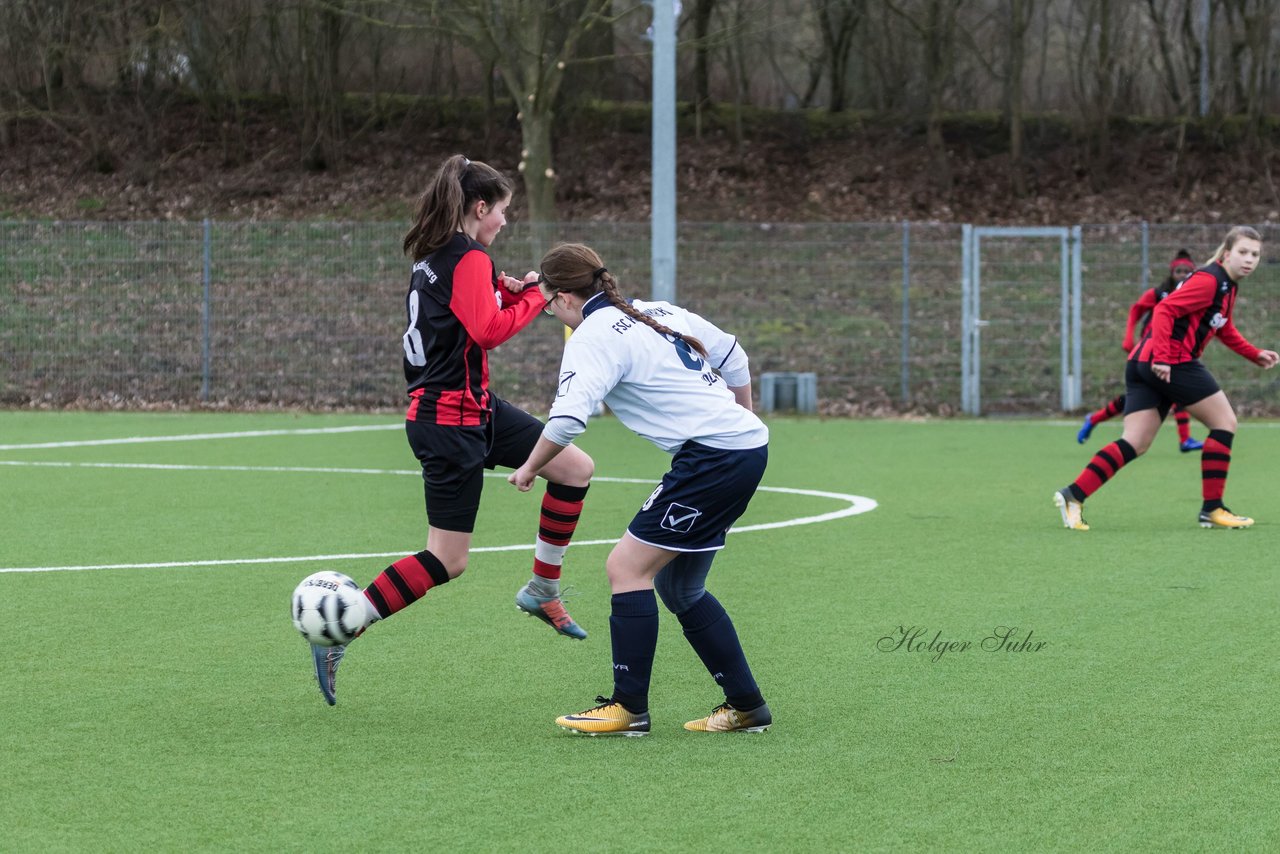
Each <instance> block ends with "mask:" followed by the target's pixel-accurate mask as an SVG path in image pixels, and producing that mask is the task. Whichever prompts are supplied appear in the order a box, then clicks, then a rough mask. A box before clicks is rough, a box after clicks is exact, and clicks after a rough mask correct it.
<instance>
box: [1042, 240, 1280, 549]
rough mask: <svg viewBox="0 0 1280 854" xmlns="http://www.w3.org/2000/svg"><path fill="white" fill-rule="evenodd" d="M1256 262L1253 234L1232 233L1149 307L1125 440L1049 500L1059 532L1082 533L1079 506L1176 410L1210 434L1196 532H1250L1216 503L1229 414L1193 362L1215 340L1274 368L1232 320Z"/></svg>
mask: <svg viewBox="0 0 1280 854" xmlns="http://www.w3.org/2000/svg"><path fill="white" fill-rule="evenodd" d="M1261 258H1262V238H1261V236H1260V235H1259V234H1258V232H1257V231H1255V230H1254V229H1252V228H1249V227H1247V226H1236V227H1235V228H1233V229H1231V230H1230V231H1228V232H1227V236H1226V238H1224V239H1223V241H1222V245H1221V246H1219V247H1218V249H1217V251H1216V252H1214V254H1213V259H1212V260H1211V261H1210V262H1209V263H1208V264H1206V265H1205V266H1203V267H1201V268H1200V269H1199V270H1196V271H1195V272H1194V273H1193V274H1191V276H1190V277H1189V278H1188V279H1187V280H1186V281H1184V282H1183V283H1182V286H1181V287H1179V288H1178V289H1177V290H1176V291H1174V292H1173V293H1172V294H1170V295H1169V296H1167V297H1165V298H1164V299H1163V300H1162V301H1161V302H1160V303H1159V304H1158V305H1157V306H1156V307H1155V310H1154V311H1153V312H1152V315H1151V325H1150V327H1149V328H1148V329H1147V332H1146V335H1144V336H1143V338H1142V341H1140V342H1139V343H1138V346H1137V347H1135V348H1134V350H1133V352H1132V353H1131V354H1130V355H1129V361H1128V362H1127V363H1126V364H1125V372H1124V378H1125V413H1124V434H1123V435H1122V436H1121V438H1120V439H1118V440H1116V441H1115V442H1112V443H1111V444H1109V445H1107V446H1106V447H1104V448H1102V449H1101V450H1100V451H1098V452H1097V453H1096V454H1094V455H1093V459H1092V460H1090V461H1089V464H1088V465H1087V466H1085V468H1084V470H1083V471H1082V472H1080V476H1079V477H1077V478H1076V479H1075V481H1074V482H1072V483H1070V484H1068V485H1067V486H1065V487H1063V488H1062V489H1060V490H1058V491H1057V492H1055V493H1054V494H1053V500H1054V503H1055V504H1057V506H1058V510H1059V512H1060V513H1061V514H1062V523H1063V525H1065V526H1066V527H1068V528H1071V529H1074V530H1077V531H1087V530H1089V526H1088V525H1087V524H1085V521H1084V518H1083V512H1082V508H1083V504H1084V500H1085V499H1086V498H1088V497H1089V496H1090V495H1092V494H1093V493H1095V492H1097V491H1098V490H1099V489H1100V488H1101V487H1102V485H1103V484H1104V483H1106V482H1107V481H1108V480H1110V479H1111V478H1112V477H1114V476H1115V474H1116V472H1118V471H1119V470H1120V469H1121V468H1122V467H1123V466H1125V465H1126V464H1128V463H1130V462H1132V461H1133V460H1134V459H1135V458H1136V457H1138V456H1139V455H1141V454H1143V453H1145V452H1146V450H1147V448H1149V447H1150V446H1151V440H1152V439H1153V438H1155V435H1156V431H1158V430H1159V429H1160V423H1161V422H1162V421H1163V420H1164V417H1165V415H1167V414H1168V412H1169V407H1171V406H1172V405H1173V404H1175V403H1176V404H1178V405H1179V406H1182V407H1185V408H1186V410H1187V411H1188V412H1190V413H1191V414H1192V415H1193V416H1195V417H1196V419H1197V420H1199V421H1200V422H1202V423H1203V424H1204V425H1205V426H1206V427H1208V428H1209V436H1208V438H1206V439H1205V442H1204V449H1203V450H1202V451H1201V453H1200V483H1201V493H1202V497H1203V503H1202V504H1201V507H1200V525H1201V527H1205V528H1247V527H1249V526H1250V525H1252V524H1253V520H1252V519H1250V518H1249V517H1247V516H1238V515H1236V514H1235V513H1232V512H1231V511H1230V510H1228V509H1227V508H1226V506H1225V505H1223V503H1222V496H1223V492H1224V491H1225V488H1226V485H1227V471H1228V469H1229V468H1230V466H1231V444H1232V440H1233V439H1234V438H1235V433H1236V414H1235V410H1233V409H1232V408H1231V403H1230V402H1229V401H1228V400H1227V396H1226V395H1225V394H1224V393H1223V392H1222V389H1221V388H1220V387H1219V386H1218V383H1217V381H1216V380H1215V379H1214V378H1213V375H1212V374H1210V373H1209V369H1208V368H1206V367H1205V366H1204V365H1203V364H1202V363H1201V362H1200V354H1201V353H1203V352H1204V348H1205V345H1206V344H1208V343H1209V340H1210V339H1211V338H1213V337H1214V336H1215V335H1216V336H1217V337H1218V338H1219V339H1220V340H1221V341H1222V343H1224V344H1226V345H1227V346H1228V347H1230V348H1231V349H1232V350H1235V351H1236V352H1237V353H1239V354H1240V355H1241V356H1244V357H1245V358H1246V359H1248V360H1249V361H1251V362H1253V363H1254V364H1256V365H1260V366H1261V367H1263V368H1273V367H1275V365H1276V362H1277V361H1280V355H1277V354H1276V352H1275V351H1274V350H1259V349H1258V348H1257V347H1255V346H1253V345H1252V344H1250V343H1249V342H1248V341H1247V340H1246V339H1245V337H1244V336H1243V335H1241V334H1240V332H1239V331H1238V330H1237V329H1236V327H1235V324H1234V323H1233V322H1232V320H1231V313H1232V309H1233V308H1234V307H1235V302H1236V290H1237V288H1238V283H1239V281H1240V280H1241V279H1243V278H1244V277H1245V276H1248V275H1249V274H1250V273H1252V272H1253V271H1254V270H1255V269H1257V267H1258V263H1259V262H1260V260H1261Z"/></svg>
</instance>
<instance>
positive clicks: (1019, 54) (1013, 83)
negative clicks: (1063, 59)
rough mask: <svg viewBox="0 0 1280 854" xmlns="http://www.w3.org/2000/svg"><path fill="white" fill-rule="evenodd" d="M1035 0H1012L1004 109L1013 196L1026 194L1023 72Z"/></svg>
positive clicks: (1018, 196) (1010, 4) (1019, 196)
mask: <svg viewBox="0 0 1280 854" xmlns="http://www.w3.org/2000/svg"><path fill="white" fill-rule="evenodd" d="M1033 5H1034V0H1009V22H1008V27H1009V56H1008V64H1007V66H1006V73H1005V111H1006V117H1007V121H1008V123H1009V177H1010V184H1011V187H1010V188H1011V189H1012V191H1013V194H1014V196H1016V197H1017V198H1023V197H1024V196H1026V195H1027V174H1026V169H1027V166H1026V163H1024V162H1023V159H1024V156H1025V155H1024V153H1023V138H1024V128H1023V103H1024V99H1023V92H1022V88H1023V82H1022V81H1023V75H1024V73H1025V71H1026V64H1027V39H1026V34H1027V25H1028V23H1029V22H1030V20H1031V11H1032V6H1033Z"/></svg>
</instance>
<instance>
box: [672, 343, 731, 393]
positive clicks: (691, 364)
mask: <svg viewBox="0 0 1280 854" xmlns="http://www.w3.org/2000/svg"><path fill="white" fill-rule="evenodd" d="M671 343H672V344H675V345H676V353H678V354H679V355H680V361H682V362H684V366H685V367H686V368H688V369H689V370H691V371H698V372H699V373H700V374H702V381H703V382H705V383H706V384H707V385H715V384H716V383H717V382H719V381H720V377H719V375H718V374H716V372H715V371H712V370H704V368H705V367H706V363H705V362H703V361H702V358H701V357H700V356H698V355H697V354H696V353H694V352H693V348H692V347H690V346H689V342H688V341H685V340H684V339H683V338H675V339H672V341H671Z"/></svg>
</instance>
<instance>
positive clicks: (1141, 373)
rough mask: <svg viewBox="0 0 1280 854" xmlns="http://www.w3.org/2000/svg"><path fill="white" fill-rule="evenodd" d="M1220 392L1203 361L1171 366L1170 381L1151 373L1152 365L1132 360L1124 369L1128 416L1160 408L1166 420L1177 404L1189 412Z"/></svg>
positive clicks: (1195, 360)
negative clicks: (1189, 408)
mask: <svg viewBox="0 0 1280 854" xmlns="http://www.w3.org/2000/svg"><path fill="white" fill-rule="evenodd" d="M1220 391H1222V387H1221V386H1219V385H1218V381H1217V380H1215V379H1214V378H1213V374H1211V373H1209V369H1208V368H1206V367H1205V366H1204V365H1203V364H1202V363H1201V362H1200V360H1199V359H1192V360H1191V361H1190V362H1182V363H1180V364H1177V365H1171V366H1170V371H1169V382H1162V381H1161V380H1160V378H1159V377H1157V376H1156V375H1155V374H1153V373H1152V372H1151V363H1150V362H1139V361H1137V360H1130V361H1128V362H1126V363H1125V366H1124V414H1125V415H1128V414H1129V413H1130V412H1141V411H1142V410H1144V409H1156V410H1159V412H1160V418H1161V420H1163V419H1164V417H1165V416H1166V415H1168V414H1169V407H1171V406H1172V405H1173V404H1175V403H1176V404H1178V405H1179V406H1181V407H1183V408H1184V409H1185V408H1186V407H1188V406H1191V405H1193V404H1196V403H1199V402H1200V401H1202V400H1204V399H1205V398H1206V397H1209V396H1210V395H1212V394H1217V393H1218V392H1220Z"/></svg>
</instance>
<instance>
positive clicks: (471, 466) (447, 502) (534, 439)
mask: <svg viewBox="0 0 1280 854" xmlns="http://www.w3.org/2000/svg"><path fill="white" fill-rule="evenodd" d="M489 400H490V406H491V410H490V418H489V422H488V423H487V424H485V425H483V426H480V427H455V426H448V425H442V424H432V423H430V422H426V421H406V422H405V433H406V434H407V435H408V437H409V447H410V448H412V449H413V454H414V456H416V457H417V458H418V462H419V463H421V465H422V488H423V493H424V494H425V496H426V502H427V523H428V524H429V525H431V526H432V527H433V528H440V529H441V530H445V531H461V532H464V533H468V534H469V533H471V532H472V531H473V530H475V525H476V513H477V512H478V511H479V509H480V492H481V490H482V489H483V487H484V470H485V469H491V468H494V467H496V466H505V467H507V468H513V469H514V468H519V467H520V465H521V464H522V463H524V461H525V460H527V459H529V454H530V453H531V452H532V451H533V446H534V445H536V444H537V443H538V437H539V436H541V435H542V422H541V421H539V420H538V419H536V418H534V417H533V416H532V415H530V414H529V413H527V412H525V411H524V410H523V409H520V408H519V407H517V406H513V405H511V404H510V403H507V402H506V401H505V400H502V399H501V398H499V397H496V396H495V395H492V394H490V395H489Z"/></svg>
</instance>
